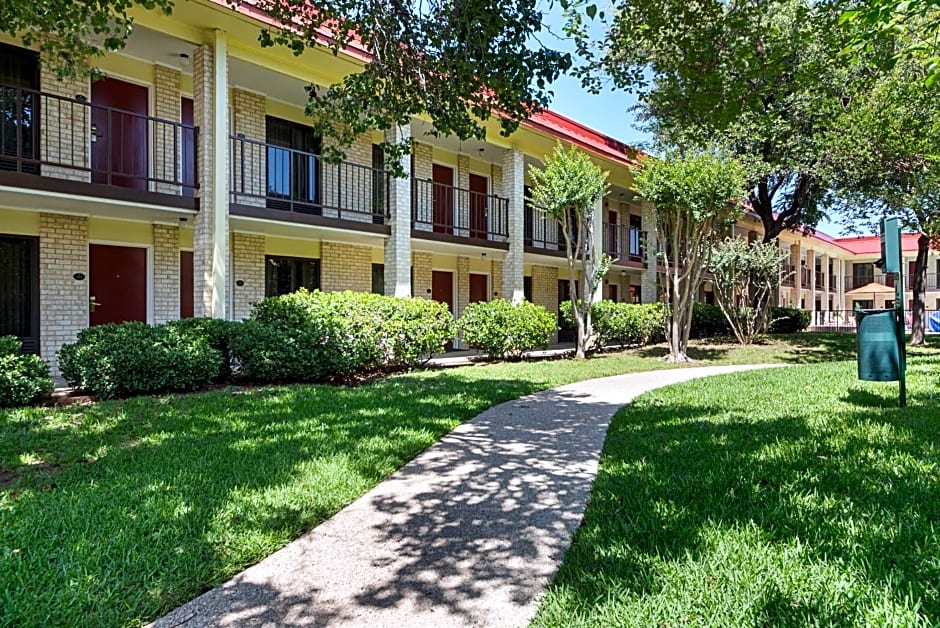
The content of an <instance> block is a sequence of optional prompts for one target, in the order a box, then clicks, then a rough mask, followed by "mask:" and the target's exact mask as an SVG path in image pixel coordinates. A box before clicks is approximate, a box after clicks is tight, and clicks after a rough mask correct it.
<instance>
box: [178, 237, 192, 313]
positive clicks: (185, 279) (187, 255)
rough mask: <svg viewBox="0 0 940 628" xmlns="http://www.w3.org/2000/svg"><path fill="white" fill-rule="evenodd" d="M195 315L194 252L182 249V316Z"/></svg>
mask: <svg viewBox="0 0 940 628" xmlns="http://www.w3.org/2000/svg"><path fill="white" fill-rule="evenodd" d="M193 316H194V312H193V252H192V251H180V318H192V317H193Z"/></svg>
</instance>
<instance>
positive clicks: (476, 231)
mask: <svg viewBox="0 0 940 628" xmlns="http://www.w3.org/2000/svg"><path fill="white" fill-rule="evenodd" d="M487 184H488V181H487V179H486V177H482V176H480V175H478V174H471V175H470V237H471V238H480V239H481V240H485V239H486V232H487V229H486V205H487V200H488V199H487V198H486V195H487V192H488V187H489V186H488V185H487Z"/></svg>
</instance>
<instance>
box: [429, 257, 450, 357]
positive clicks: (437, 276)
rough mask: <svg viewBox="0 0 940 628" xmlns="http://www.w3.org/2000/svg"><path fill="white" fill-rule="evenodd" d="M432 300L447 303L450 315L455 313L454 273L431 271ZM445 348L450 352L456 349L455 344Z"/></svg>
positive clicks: (447, 345) (448, 344)
mask: <svg viewBox="0 0 940 628" xmlns="http://www.w3.org/2000/svg"><path fill="white" fill-rule="evenodd" d="M431 299H433V300H434V301H437V302H438V303H446V304H447V308H448V309H449V310H450V313H451V314H453V313H454V273H451V272H447V271H441V270H434V271H431ZM444 348H445V349H446V350H448V351H449V350H451V349H453V348H454V343H452V342H448V343H447V344H446V345H444Z"/></svg>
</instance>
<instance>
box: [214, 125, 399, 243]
mask: <svg viewBox="0 0 940 628" xmlns="http://www.w3.org/2000/svg"><path fill="white" fill-rule="evenodd" d="M230 163H231V180H230V190H229V191H230V199H231V202H232V204H234V205H241V206H247V207H262V208H267V209H275V210H280V211H285V212H296V213H300V214H308V215H314V216H323V217H326V218H335V219H339V220H346V221H353V222H361V223H369V224H376V225H383V224H385V222H386V217H387V215H388V194H389V173H388V172H386V171H385V170H382V169H379V168H372V167H370V166H363V165H361V164H356V163H351V162H347V161H343V162H340V163H328V162H325V161H324V160H323V158H322V157H321V156H320V155H317V154H314V153H308V152H304V151H301V150H295V149H293V148H285V147H282V146H276V145H274V144H268V143H266V142H259V141H257V140H251V139H248V138H246V137H244V136H242V135H233V136H231V154H230Z"/></svg>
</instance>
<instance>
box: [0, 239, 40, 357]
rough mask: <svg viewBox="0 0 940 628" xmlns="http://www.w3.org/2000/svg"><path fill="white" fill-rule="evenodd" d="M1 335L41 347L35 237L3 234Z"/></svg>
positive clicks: (0, 247)
mask: <svg viewBox="0 0 940 628" xmlns="http://www.w3.org/2000/svg"><path fill="white" fill-rule="evenodd" d="M0 336H16V337H17V338H19V339H20V340H21V341H22V342H23V349H24V350H25V351H28V352H37V351H38V350H39V346H38V341H39V256H38V246H37V241H36V239H35V238H27V237H17V236H0Z"/></svg>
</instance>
